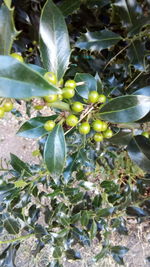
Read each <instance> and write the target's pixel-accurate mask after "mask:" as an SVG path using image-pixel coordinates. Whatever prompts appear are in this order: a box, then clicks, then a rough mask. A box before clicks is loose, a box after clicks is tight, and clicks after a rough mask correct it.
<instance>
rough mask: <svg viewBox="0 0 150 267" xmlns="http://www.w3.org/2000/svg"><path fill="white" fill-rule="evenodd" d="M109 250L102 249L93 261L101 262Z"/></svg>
mask: <svg viewBox="0 0 150 267" xmlns="http://www.w3.org/2000/svg"><path fill="white" fill-rule="evenodd" d="M108 252H109V250H108V248H107V247H105V248H102V250H101V252H100V253H98V254H97V255H96V256H95V257H94V261H96V262H97V261H99V260H101V259H102V258H104V257H105V256H106V255H107V254H108Z"/></svg>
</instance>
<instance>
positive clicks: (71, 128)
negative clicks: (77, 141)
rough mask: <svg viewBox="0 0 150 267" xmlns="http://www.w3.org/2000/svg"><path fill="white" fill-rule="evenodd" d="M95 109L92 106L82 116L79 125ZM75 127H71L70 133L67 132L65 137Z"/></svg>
mask: <svg viewBox="0 0 150 267" xmlns="http://www.w3.org/2000/svg"><path fill="white" fill-rule="evenodd" d="M93 109H94V107H93V106H92V107H91V108H90V109H89V110H88V111H87V112H86V113H85V114H84V115H83V116H81V118H80V120H79V121H78V123H80V122H81V121H82V120H83V119H84V118H85V117H86V116H87V115H88V114H89V113H90V112H91V111H92V110H93ZM74 127H75V126H73V127H71V128H70V129H69V130H68V131H66V132H65V135H66V134H68V133H69V132H70V131H71V130H72V129H73V128H74Z"/></svg>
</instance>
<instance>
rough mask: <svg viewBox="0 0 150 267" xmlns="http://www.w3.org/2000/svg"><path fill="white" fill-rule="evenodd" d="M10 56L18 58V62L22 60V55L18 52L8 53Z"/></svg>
mask: <svg viewBox="0 0 150 267" xmlns="http://www.w3.org/2000/svg"><path fill="white" fill-rule="evenodd" d="M10 56H11V57H14V58H15V59H17V60H19V61H20V62H24V59H23V57H22V56H21V55H20V54H18V53H12V54H10Z"/></svg>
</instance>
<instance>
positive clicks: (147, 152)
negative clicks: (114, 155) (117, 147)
mask: <svg viewBox="0 0 150 267" xmlns="http://www.w3.org/2000/svg"><path fill="white" fill-rule="evenodd" d="M127 150H128V154H129V156H130V158H131V159H132V160H133V161H134V162H135V163H136V164H137V165H138V166H139V167H140V168H141V169H143V170H144V171H146V172H150V141H149V139H148V138H146V137H144V136H142V135H137V136H134V137H133V138H132V139H131V141H130V143H129V145H128V147H127Z"/></svg>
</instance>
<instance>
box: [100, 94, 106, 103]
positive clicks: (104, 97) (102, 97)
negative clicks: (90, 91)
mask: <svg viewBox="0 0 150 267" xmlns="http://www.w3.org/2000/svg"><path fill="white" fill-rule="evenodd" d="M106 100H107V98H106V96H105V95H99V98H98V101H99V102H100V103H102V104H103V103H105V102H106Z"/></svg>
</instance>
